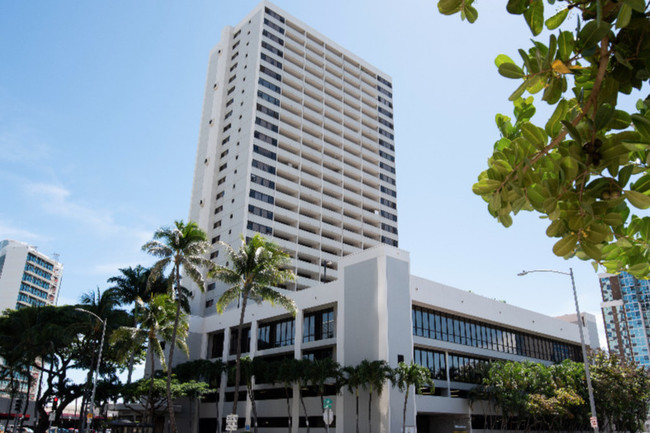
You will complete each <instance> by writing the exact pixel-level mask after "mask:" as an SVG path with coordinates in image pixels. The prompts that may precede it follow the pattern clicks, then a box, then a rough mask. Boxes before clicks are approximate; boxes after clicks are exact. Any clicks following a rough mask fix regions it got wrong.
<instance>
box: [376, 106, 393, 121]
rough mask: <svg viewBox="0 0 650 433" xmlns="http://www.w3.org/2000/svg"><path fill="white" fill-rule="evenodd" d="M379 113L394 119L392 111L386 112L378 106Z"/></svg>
mask: <svg viewBox="0 0 650 433" xmlns="http://www.w3.org/2000/svg"><path fill="white" fill-rule="evenodd" d="M377 111H379V112H380V113H381V114H383V115H384V116H386V117H389V118H391V119H392V118H393V113H391V112H390V111H388V110H386V109H384V108H382V107H379V106H377Z"/></svg>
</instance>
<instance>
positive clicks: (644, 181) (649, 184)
mask: <svg viewBox="0 0 650 433" xmlns="http://www.w3.org/2000/svg"><path fill="white" fill-rule="evenodd" d="M632 188H633V189H634V191H638V192H642V193H646V192H647V191H648V190H650V173H648V174H645V175H643V176H641V177H640V178H639V179H638V180H637V181H636V182H634V183H633V184H632Z"/></svg>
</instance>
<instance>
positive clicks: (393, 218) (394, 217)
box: [381, 210, 397, 221]
mask: <svg viewBox="0 0 650 433" xmlns="http://www.w3.org/2000/svg"><path fill="white" fill-rule="evenodd" d="M381 216H382V217H383V218H386V219H389V220H391V221H397V215H394V214H392V213H390V212H386V211H385V210H382V211H381Z"/></svg>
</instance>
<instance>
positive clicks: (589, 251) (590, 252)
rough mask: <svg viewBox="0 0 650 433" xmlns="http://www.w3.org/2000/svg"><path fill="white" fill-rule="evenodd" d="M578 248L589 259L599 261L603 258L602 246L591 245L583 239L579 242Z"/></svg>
mask: <svg viewBox="0 0 650 433" xmlns="http://www.w3.org/2000/svg"><path fill="white" fill-rule="evenodd" d="M580 248H582V251H583V252H584V253H585V254H586V255H587V256H589V258H590V259H594V260H600V259H601V257H602V256H603V250H602V248H603V247H602V245H599V244H593V243H591V242H588V241H586V240H584V239H583V240H581V241H580Z"/></svg>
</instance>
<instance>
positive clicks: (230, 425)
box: [226, 413, 239, 431]
mask: <svg viewBox="0 0 650 433" xmlns="http://www.w3.org/2000/svg"><path fill="white" fill-rule="evenodd" d="M238 419H239V415H234V414H232V413H231V414H229V415H227V416H226V431H236V430H237V420H238Z"/></svg>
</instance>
